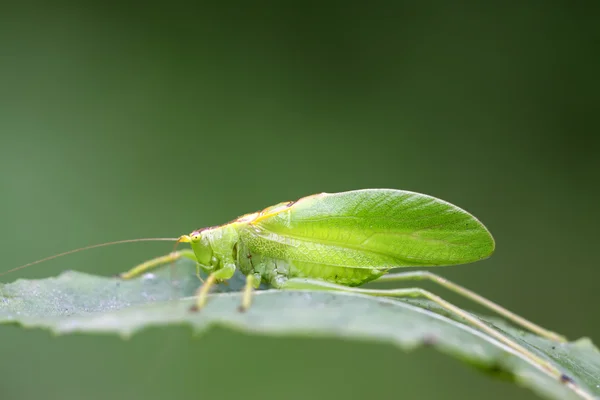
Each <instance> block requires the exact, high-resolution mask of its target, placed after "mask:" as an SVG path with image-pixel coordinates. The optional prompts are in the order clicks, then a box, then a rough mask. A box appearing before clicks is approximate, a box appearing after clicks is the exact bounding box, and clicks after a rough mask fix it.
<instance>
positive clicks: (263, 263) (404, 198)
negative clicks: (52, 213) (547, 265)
mask: <svg viewBox="0 0 600 400" xmlns="http://www.w3.org/2000/svg"><path fill="white" fill-rule="evenodd" d="M144 240H174V241H176V242H177V243H189V244H190V246H191V249H185V250H178V251H173V252H171V253H170V254H168V255H165V256H162V257H158V258H155V259H152V260H149V261H146V262H144V263H142V264H140V265H138V266H136V267H134V268H132V269H131V270H129V271H128V272H125V273H123V274H121V275H120V276H121V278H123V279H131V278H134V277H137V276H140V275H142V274H144V273H146V272H148V271H150V270H151V269H154V268H157V267H160V266H162V265H165V264H169V263H172V262H174V261H175V260H177V259H180V258H189V259H191V260H193V261H194V262H196V263H197V268H198V271H200V270H203V271H205V272H206V273H207V274H208V277H207V279H206V280H205V281H204V282H203V284H202V285H201V286H200V288H199V289H198V292H197V297H196V302H195V307H194V309H195V310H199V309H201V308H202V307H204V306H205V305H206V303H207V300H208V295H209V291H210V289H211V287H212V286H213V285H214V284H215V283H217V282H220V281H226V280H228V279H230V278H231V277H232V276H233V274H234V272H235V271H236V269H239V270H240V271H241V272H242V273H243V274H244V275H246V277H247V280H246V286H245V289H244V291H243V293H242V299H241V306H240V310H241V311H244V310H246V309H248V307H250V305H251V299H252V293H253V290H254V289H256V288H258V286H259V285H260V284H261V283H267V284H269V285H271V286H272V287H274V288H276V289H301V290H303V289H310V290H333V291H345V292H354V293H359V294H365V295H372V296H388V297H424V298H427V299H429V300H431V301H433V302H435V303H437V304H438V305H440V306H441V307H442V308H444V309H446V310H447V311H448V312H450V313H451V314H453V315H454V316H456V317H459V318H462V319H464V320H466V321H467V322H468V323H470V324H471V325H472V326H474V327H476V328H478V329H480V330H482V331H484V332H486V333H487V334H489V335H490V336H492V337H494V338H495V339H496V340H498V341H500V342H502V343H504V344H505V345H507V346H508V347H510V348H512V349H513V350H514V351H517V352H519V353H521V355H522V356H524V357H526V358H528V359H529V360H530V361H532V362H534V363H536V364H537V365H539V366H541V367H542V368H544V369H546V370H547V371H549V372H551V373H552V374H554V375H555V376H556V377H557V378H562V379H563V380H564V376H563V375H562V374H560V372H559V371H558V370H556V368H554V367H553V366H552V365H550V364H549V363H547V362H546V361H545V360H543V359H541V358H540V357H538V356H537V355H535V354H533V353H532V352H531V351H529V350H527V349H525V348H524V347H522V346H521V345H519V344H518V343H517V342H515V341H514V340H512V339H510V338H509V337H507V336H506V335H504V334H503V333H501V332H500V331H498V330H496V329H494V328H492V327H491V326H489V325H488V324H486V323H484V322H483V321H481V320H480V319H479V318H477V317H475V316H473V315H472V314H470V313H468V312H466V311H464V310H462V309H460V308H458V307H456V306H454V305H453V304H451V303H449V302H447V301H446V300H443V299H442V298H440V297H438V296H436V295H434V294H432V293H430V292H428V291H425V290H423V289H420V288H405V289H385V290H384V289H365V288H360V287H359V286H361V285H363V284H365V283H367V282H370V281H376V282H396V281H410V280H423V279H427V280H430V281H433V282H435V283H437V284H439V285H441V286H444V287H446V288H447V289H450V290H452V291H454V292H456V293H458V294H460V295H462V296H464V297H466V298H469V299H471V300H472V301H474V302H476V303H479V304H480V305H483V306H484V307H487V308H489V309H491V310H493V311H494V312H496V313H498V314H500V315H502V316H504V317H505V318H507V319H508V320H510V321H512V322H514V323H516V324H518V325H521V326H522V327H524V328H526V329H528V330H530V331H533V332H535V333H536V334H538V335H541V336H543V337H546V338H548V339H551V340H555V341H564V340H565V339H564V338H563V337H562V336H560V335H558V334H556V333H553V332H551V331H548V330H546V329H544V328H542V327H540V326H538V325H536V324H534V323H532V322H530V321H528V320H526V319H524V318H522V317H520V316H518V315H516V314H514V313H512V312H511V311H509V310H507V309H505V308H503V307H501V306H499V305H497V304H495V303H493V302H491V301H489V300H487V299H485V298H483V297H481V296H479V295H478V294H476V293H474V292H472V291H470V290H468V289H466V288H463V287H461V286H459V285H457V284H454V283H452V282H450V281H448V280H446V279H444V278H442V277H440V276H438V275H435V274H432V273H430V272H424V271H411V272H405V273H389V271H390V270H391V269H394V268H400V267H431V266H442V265H456V264H464V263H470V262H475V261H478V260H481V259H484V258H487V257H489V256H490V255H491V254H492V253H493V252H494V248H495V243H494V239H493V237H492V235H491V234H490V232H489V231H488V230H487V229H486V227H485V226H484V225H483V224H482V223H481V222H480V221H479V220H477V219H476V218H475V217H474V216H472V215H471V214H469V213H468V212H466V211H465V210H463V209H460V208H458V207H456V206H454V205H452V204H450V203H447V202H445V201H443V200H440V199H437V198H435V197H431V196H428V195H424V194H420V193H415V192H409V191H402V190H393V189H364V190H355V191H348V192H342V193H331V194H330V193H321V194H316V195H312V196H307V197H304V198H301V199H300V200H297V201H291V202H283V203H279V204H277V205H274V206H271V207H268V208H266V209H264V210H262V211H260V212H256V213H252V214H246V215H243V216H241V217H239V218H238V219H236V220H234V221H232V222H230V223H227V224H224V225H220V226H215V227H209V228H202V229H198V230H195V231H193V232H191V233H190V234H188V235H183V236H181V237H179V238H178V239H175V238H173V239H170V238H164V239H163V238H156V239H133V240H124V241H119V242H111V243H104V244H99V245H93V246H88V247H85V248H82V249H77V250H73V251H69V252H66V253H62V254H59V255H56V256H52V257H49V258H47V259H44V260H39V261H36V262H33V263H30V264H27V265H24V266H21V267H18V268H15V269H13V270H11V271H7V272H12V271H15V270H17V269H20V268H24V267H26V266H29V265H32V264H37V263H39V262H42V261H45V260H48V259H51V258H56V257H58V256H61V255H66V254H70V253H73V252H76V251H80V250H85V249H89V248H94V247H101V246H106V245H111V244H116V243H128V242H133V241H144ZM7 272H5V273H7ZM198 276H199V277H200V275H199V274H198Z"/></svg>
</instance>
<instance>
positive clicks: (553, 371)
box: [278, 278, 562, 379]
mask: <svg viewBox="0 0 600 400" xmlns="http://www.w3.org/2000/svg"><path fill="white" fill-rule="evenodd" d="M278 286H279V287H278V289H284V290H295V289H300V290H305V289H309V290H331V291H341V292H350V293H358V294H365V295H370V296H380V297H411V298H414V297H422V298H426V299H428V300H431V301H433V302H434V303H436V304H438V305H439V306H440V307H442V308H443V309H444V310H446V311H448V312H449V313H450V314H451V315H453V316H455V317H458V318H459V319H463V320H465V321H466V322H467V323H468V324H469V325H471V326H473V327H475V328H476V329H479V330H480V331H483V332H485V333H487V334H488V335H489V336H491V337H493V338H494V339H496V340H498V341H499V342H501V343H503V344H504V345H506V346H508V347H509V348H511V349H512V350H514V351H515V352H517V353H519V354H520V355H521V356H522V357H523V358H524V359H526V360H528V361H529V362H531V363H532V364H534V365H536V366H538V367H539V368H542V369H543V370H544V371H546V372H547V373H549V374H550V375H551V376H553V377H555V378H556V379H560V377H561V376H562V373H561V372H560V371H559V370H558V369H557V368H556V367H554V366H553V365H552V364H551V363H549V362H548V361H546V360H544V359H543V358H541V357H539V356H538V355H536V354H534V353H532V352H531V351H530V350H528V349H526V348H525V347H523V346H521V345H520V344H519V343H517V342H516V341H514V340H513V339H511V338H509V337H508V336H506V335H504V334H503V333H502V332H500V331H498V330H496V329H495V328H493V327H491V326H489V325H488V324H486V323H485V322H484V321H482V320H480V319H479V318H477V317H476V316H474V315H473V314H471V313H469V312H467V311H465V310H463V309H461V308H459V307H457V306H455V305H454V304H452V303H450V302H448V301H446V300H444V299H442V298H441V297H439V296H437V295H435V294H433V293H431V292H428V291H426V290H424V289H421V288H406V289H364V288H357V287H348V286H343V285H338V284H335V283H330V282H325V281H320V280H317V279H305V278H291V279H288V280H286V281H283V282H280V283H279V285H278Z"/></svg>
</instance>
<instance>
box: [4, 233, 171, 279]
mask: <svg viewBox="0 0 600 400" xmlns="http://www.w3.org/2000/svg"><path fill="white" fill-rule="evenodd" d="M175 241H177V238H144V239H126V240H117V241H115V242H106V243H100V244H93V245H91V246H85V247H80V248H78V249H74V250H69V251H65V252H64V253H60V254H55V255H53V256H50V257H46V258H42V259H41V260H37V261H33V262H30V263H28V264H25V265H21V266H19V267H17V268H13V269H9V270H8V271H4V272H0V276H2V275H6V274H10V273H11V272H15V271H18V270H20V269H23V268H27V267H31V266H32V265H35V264H40V263H43V262H45V261H50V260H52V259H54V258H58V257H62V256H67V255H69V254H73V253H79V252H80V251H84V250H90V249H95V248H97V247H105V246H112V245H114V244H122V243H135V242H175Z"/></svg>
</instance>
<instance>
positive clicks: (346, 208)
mask: <svg viewBox="0 0 600 400" xmlns="http://www.w3.org/2000/svg"><path fill="white" fill-rule="evenodd" d="M283 204H284V203H282V204H281V205H278V206H277V207H275V206H274V207H270V208H269V209H266V210H264V211H263V212H262V213H261V214H260V216H258V217H257V218H256V219H255V220H254V221H252V222H251V224H252V225H253V226H254V228H255V229H254V231H255V234H256V235H259V236H261V237H262V239H264V240H268V241H272V242H273V244H274V245H275V244H276V243H277V244H280V245H287V246H295V247H298V248H300V247H302V248H303V249H304V250H303V252H306V251H310V252H311V255H310V258H311V259H312V260H313V262H314V261H317V260H315V257H317V258H318V257H320V256H319V254H321V255H322V258H323V262H327V261H328V259H330V258H331V256H332V255H333V254H340V255H344V254H345V255H346V256H343V257H344V258H345V261H344V263H346V264H348V263H351V264H353V263H354V262H353V260H355V261H356V264H360V263H361V262H362V263H364V262H368V263H370V264H371V265H370V266H371V267H377V266H387V267H388V268H389V267H401V266H436V265H454V264H463V263H468V262H473V261H477V260H480V259H483V258H486V257H488V256H490V255H491V254H492V253H493V251H494V239H493V238H492V236H491V234H490V233H489V231H488V230H487V229H486V228H485V226H483V224H482V223H481V222H479V221H478V220H477V219H476V218H475V217H474V216H472V215H471V214H469V213H468V212H466V211H464V210H462V209H460V208H458V207H456V206H454V205H452V204H450V203H447V202H445V201H443V200H440V199H437V198H435V197H431V196H428V195H424V194H420V193H414V192H408V191H401V190H393V189H365V190H357V191H350V192H342V193H333V194H329V193H322V194H318V195H313V196H308V197H304V198H302V199H300V200H298V201H297V202H295V203H288V204H287V205H285V206H283ZM265 211H267V212H265ZM268 211H272V212H268ZM275 242H276V243H275ZM348 257H349V258H350V259H348ZM357 266H358V265H357ZM363 267H368V266H367V265H363Z"/></svg>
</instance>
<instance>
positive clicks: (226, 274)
mask: <svg viewBox="0 0 600 400" xmlns="http://www.w3.org/2000/svg"><path fill="white" fill-rule="evenodd" d="M235 269H236V267H235V264H234V263H233V262H228V263H226V264H225V265H224V266H223V268H220V269H218V270H216V271H214V272H211V273H210V274H209V275H208V278H206V281H205V282H204V283H203V284H202V286H200V287H199V288H198V291H197V292H196V304H195V305H194V306H192V308H191V311H199V310H201V309H202V308H203V307H204V306H205V305H206V300H207V299H208V294H209V293H210V289H211V287H212V286H214V284H215V283H218V282H219V281H224V280H227V279H231V277H232V276H233V274H234V273H235Z"/></svg>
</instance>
